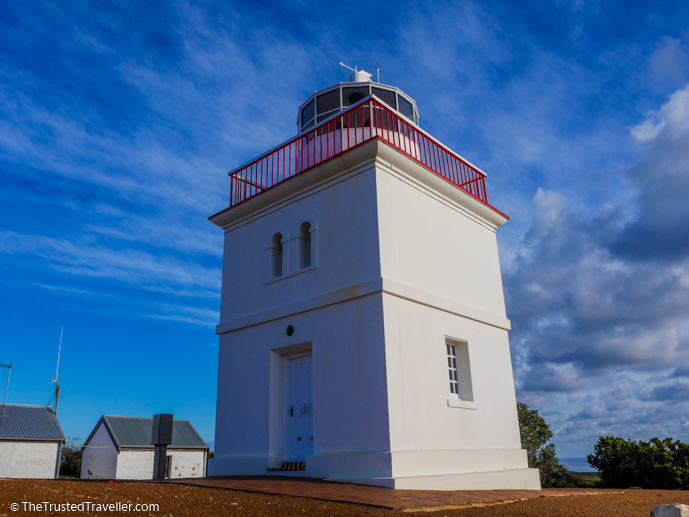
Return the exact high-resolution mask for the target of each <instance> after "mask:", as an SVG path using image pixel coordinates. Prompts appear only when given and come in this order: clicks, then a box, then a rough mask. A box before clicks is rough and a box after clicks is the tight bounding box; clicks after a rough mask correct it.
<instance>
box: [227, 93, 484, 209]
mask: <svg viewBox="0 0 689 517" xmlns="http://www.w3.org/2000/svg"><path fill="white" fill-rule="evenodd" d="M371 113H373V117H371ZM373 138H380V139H381V140H384V141H385V142H387V143H388V144H390V145H391V146H393V147H395V148H396V149H398V150H400V151H402V152H403V153H405V154H406V155H407V156H409V157H411V158H413V159H414V160H416V161H417V162H419V163H420V164H422V165H424V166H425V167H427V168H428V169H430V170H431V171H433V172H435V173H436V174H438V175H440V176H442V177H443V178H445V179H446V180H448V181H450V182H451V183H453V184H455V185H456V186H457V187H459V188H461V189H462V190H464V191H465V192H467V193H469V194H471V195H472V196H474V197H475V198H477V199H479V200H480V201H482V202H483V203H486V204H488V198H487V196H486V183H485V174H484V173H482V172H481V171H479V170H477V169H476V168H475V167H473V166H472V165H471V164H469V163H467V162H466V161H465V160H463V159H462V158H461V157H459V156H458V155H456V154H455V153H453V152H452V151H450V150H449V149H448V148H446V147H445V146H443V145H442V144H440V143H439V142H437V141H435V140H434V139H433V138H431V137H430V136H429V135H427V134H426V133H425V132H423V131H422V130H420V129H419V128H418V127H416V126H415V125H413V124H411V123H410V122H408V121H407V120H406V119H405V118H404V117H402V116H400V115H399V114H397V113H396V112H395V111H393V110H392V109H391V108H389V107H388V106H387V105H385V104H383V103H382V102H379V101H378V100H377V99H375V98H374V97H368V98H366V99H364V100H362V101H360V103H358V104H355V105H354V106H352V107H351V108H349V109H347V110H346V111H342V112H341V113H339V114H338V115H337V116H335V117H333V118H331V119H329V120H327V121H325V122H323V123H322V124H320V125H318V126H316V127H315V128H314V129H312V130H310V131H308V132H304V133H302V134H300V135H299V136H297V137H295V138H294V139H292V140H290V141H289V142H287V143H285V144H282V145H281V146H279V147H277V148H276V149H274V150H272V151H269V152H268V153H266V154H264V155H263V156H260V157H259V158H256V159H255V160H253V161H252V162H250V163H248V164H246V165H244V166H242V167H241V168H239V169H237V170H235V171H233V172H232V173H230V181H231V183H230V189H231V197H230V207H233V206H235V205H238V204H239V203H241V202H243V201H246V200H247V199H249V198H251V197H253V196H255V195H257V194H260V193H261V192H263V191H264V190H267V189H269V188H271V187H273V186H275V185H277V184H278V183H281V182H283V181H285V180H287V179H289V178H291V177H293V176H296V175H297V174H300V173H302V172H304V171H307V170H309V169H310V168H312V167H314V166H316V165H318V164H320V163H323V162H324V161H326V160H329V159H331V158H333V157H335V156H337V155H339V154H341V153H343V152H345V151H348V150H349V149H352V148H354V147H356V146H358V145H361V144H363V143H364V142H367V141H369V140H371V139H373Z"/></svg>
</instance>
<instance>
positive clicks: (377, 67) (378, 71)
mask: <svg viewBox="0 0 689 517" xmlns="http://www.w3.org/2000/svg"><path fill="white" fill-rule="evenodd" d="M376 82H377V83H380V65H379V64H378V61H376Z"/></svg>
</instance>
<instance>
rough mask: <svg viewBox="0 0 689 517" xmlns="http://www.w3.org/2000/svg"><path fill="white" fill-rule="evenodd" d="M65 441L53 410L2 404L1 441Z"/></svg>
mask: <svg viewBox="0 0 689 517" xmlns="http://www.w3.org/2000/svg"><path fill="white" fill-rule="evenodd" d="M64 439H65V435H64V434H62V428H60V424H59V422H58V421H57V417H56V416H55V413H54V412H53V408H51V407H47V406H25V405H21V404H0V440H55V441H63V440H64Z"/></svg>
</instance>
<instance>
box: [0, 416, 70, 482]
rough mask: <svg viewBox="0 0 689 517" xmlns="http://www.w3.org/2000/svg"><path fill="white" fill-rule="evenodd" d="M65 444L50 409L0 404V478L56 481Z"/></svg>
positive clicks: (63, 436) (58, 425) (55, 418)
mask: <svg viewBox="0 0 689 517" xmlns="http://www.w3.org/2000/svg"><path fill="white" fill-rule="evenodd" d="M64 443H65V435H64V434H62V429H61V428H60V424H59V422H58V421H57V417H56V416H55V412H54V411H53V408H51V407H47V406H28V405H22V404H0V478H32V479H57V476H58V472H59V470H60V452H61V450H62V445H63V444H64Z"/></svg>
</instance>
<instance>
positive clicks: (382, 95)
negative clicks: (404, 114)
mask: <svg viewBox="0 0 689 517" xmlns="http://www.w3.org/2000/svg"><path fill="white" fill-rule="evenodd" d="M372 93H373V95H375V96H376V97H378V98H379V99H380V100H382V101H383V102H384V103H385V104H387V105H388V106H390V107H391V108H392V109H397V102H396V100H395V97H396V95H395V92H391V91H390V90H384V89H383V88H376V87H375V86H374V87H373V88H372Z"/></svg>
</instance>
